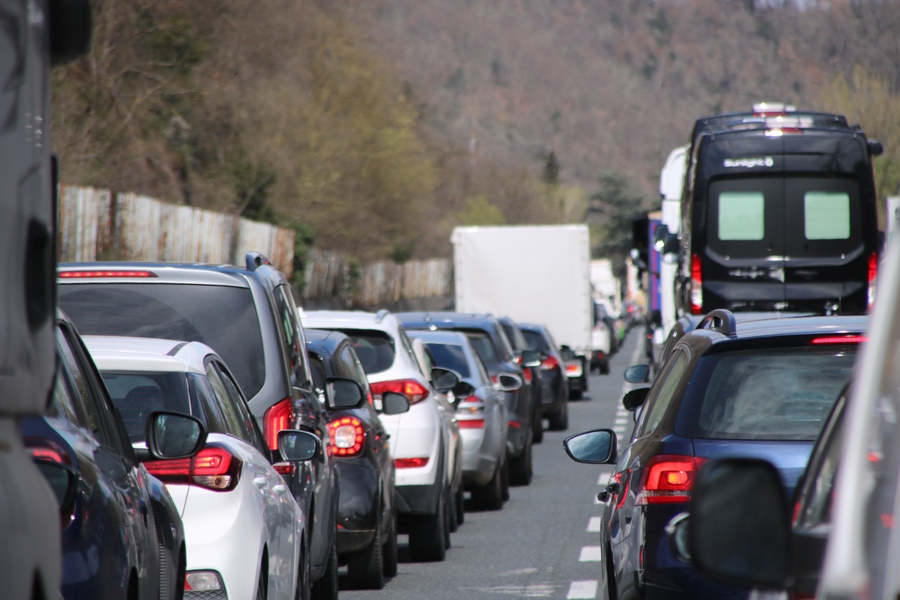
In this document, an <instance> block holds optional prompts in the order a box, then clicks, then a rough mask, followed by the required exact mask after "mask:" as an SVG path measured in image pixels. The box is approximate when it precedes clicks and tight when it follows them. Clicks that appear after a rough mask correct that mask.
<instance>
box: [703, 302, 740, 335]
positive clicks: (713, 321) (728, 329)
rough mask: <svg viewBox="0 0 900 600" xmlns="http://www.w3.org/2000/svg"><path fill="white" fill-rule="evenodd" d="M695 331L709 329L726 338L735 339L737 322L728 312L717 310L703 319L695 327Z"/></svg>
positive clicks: (721, 309) (722, 309)
mask: <svg viewBox="0 0 900 600" xmlns="http://www.w3.org/2000/svg"><path fill="white" fill-rule="evenodd" d="M697 329H709V330H710V331H718V332H719V333H721V334H722V335H725V336H728V337H737V320H736V319H735V318H734V313H732V312H731V311H730V310H726V309H724V308H717V309H716V310H713V311H710V312H709V314H707V315H706V316H705V317H703V320H702V321H700V324H699V325H697Z"/></svg>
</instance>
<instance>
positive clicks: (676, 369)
mask: <svg viewBox="0 0 900 600" xmlns="http://www.w3.org/2000/svg"><path fill="white" fill-rule="evenodd" d="M688 363H689V361H688V358H687V356H686V355H685V354H684V352H678V353H677V354H675V355H673V356H672V358H671V359H670V360H669V361H668V362H667V363H666V366H665V368H664V369H663V371H662V373H660V375H659V379H658V380H657V381H658V383H657V384H656V385H654V386H653V389H652V390H651V391H650V393H649V395H648V396H647V401H646V403H645V404H644V407H643V411H642V415H641V422H640V423H639V425H638V428H639V429H640V433H639V434H637V435H636V436H635V437H644V436H646V435H650V434H651V433H653V432H654V431H656V428H657V427H659V424H660V423H662V419H663V417H664V416H665V415H666V411H667V410H668V408H669V406H670V405H671V404H672V400H674V399H675V392H676V391H677V390H678V387H679V384H681V380H682V378H683V377H684V373H685V371H686V370H687V367H688Z"/></svg>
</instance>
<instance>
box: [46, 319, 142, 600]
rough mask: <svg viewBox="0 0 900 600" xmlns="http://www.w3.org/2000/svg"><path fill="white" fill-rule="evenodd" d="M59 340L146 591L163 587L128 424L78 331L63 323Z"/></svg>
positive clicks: (129, 551) (140, 473) (127, 549)
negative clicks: (119, 418) (122, 420)
mask: <svg viewBox="0 0 900 600" xmlns="http://www.w3.org/2000/svg"><path fill="white" fill-rule="evenodd" d="M58 342H59V349H60V361H61V363H62V364H63V365H64V368H65V370H66V374H67V377H68V378H69V379H70V381H71V382H72V391H73V392H74V396H73V400H74V402H75V403H76V405H77V407H78V408H77V410H78V412H80V413H82V415H83V417H84V419H85V421H86V425H87V427H88V430H89V434H90V436H91V437H92V442H93V455H94V461H95V462H96V464H97V466H98V468H99V469H100V471H101V472H102V473H103V474H104V475H105V479H106V481H107V482H108V483H109V489H110V492H111V493H112V496H113V497H114V498H115V503H116V505H117V509H118V511H119V512H120V514H121V516H122V519H123V521H122V522H121V525H120V526H121V527H122V533H123V535H124V537H125V540H127V542H128V543H127V546H126V549H125V550H126V552H127V553H128V555H129V563H130V564H131V565H132V567H133V568H135V569H136V570H137V573H138V581H139V582H140V583H139V585H140V586H141V588H142V589H144V590H153V589H159V571H158V568H159V567H158V565H159V558H160V557H159V544H158V542H157V539H156V530H155V524H154V523H153V521H152V519H153V516H152V514H151V512H150V496H149V492H148V490H147V488H146V485H145V484H144V482H143V481H142V479H143V478H144V477H147V475H146V473H145V472H143V470H142V469H140V470H139V469H138V467H137V463H136V461H135V459H134V455H133V451H132V449H131V444H130V442H129V441H128V438H127V435H126V434H125V431H124V429H125V428H124V426H123V425H121V423H120V422H117V417H115V416H114V412H113V411H114V410H115V408H114V407H113V404H112V401H111V400H110V399H109V397H108V395H107V392H106V388H105V387H104V385H103V383H102V380H101V379H100V375H99V374H98V373H97V371H96V369H95V368H94V366H93V362H91V361H90V358H89V355H88V353H87V350H86V349H85V348H84V346H83V345H82V344H81V341H80V340H79V339H78V337H77V334H75V332H74V331H73V330H72V329H70V328H69V327H68V325H66V324H60V327H59V336H58ZM122 584H123V585H127V584H128V582H127V581H123V582H122Z"/></svg>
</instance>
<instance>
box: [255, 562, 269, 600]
mask: <svg viewBox="0 0 900 600" xmlns="http://www.w3.org/2000/svg"><path fill="white" fill-rule="evenodd" d="M268 581H269V574H268V573H267V569H266V564H265V563H263V564H261V565H260V566H259V581H257V582H256V600H266V597H267V596H268V595H269V586H268Z"/></svg>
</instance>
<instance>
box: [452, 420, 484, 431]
mask: <svg viewBox="0 0 900 600" xmlns="http://www.w3.org/2000/svg"><path fill="white" fill-rule="evenodd" d="M457 424H458V425H459V428H460V429H484V419H460V420H459V421H457Z"/></svg>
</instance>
